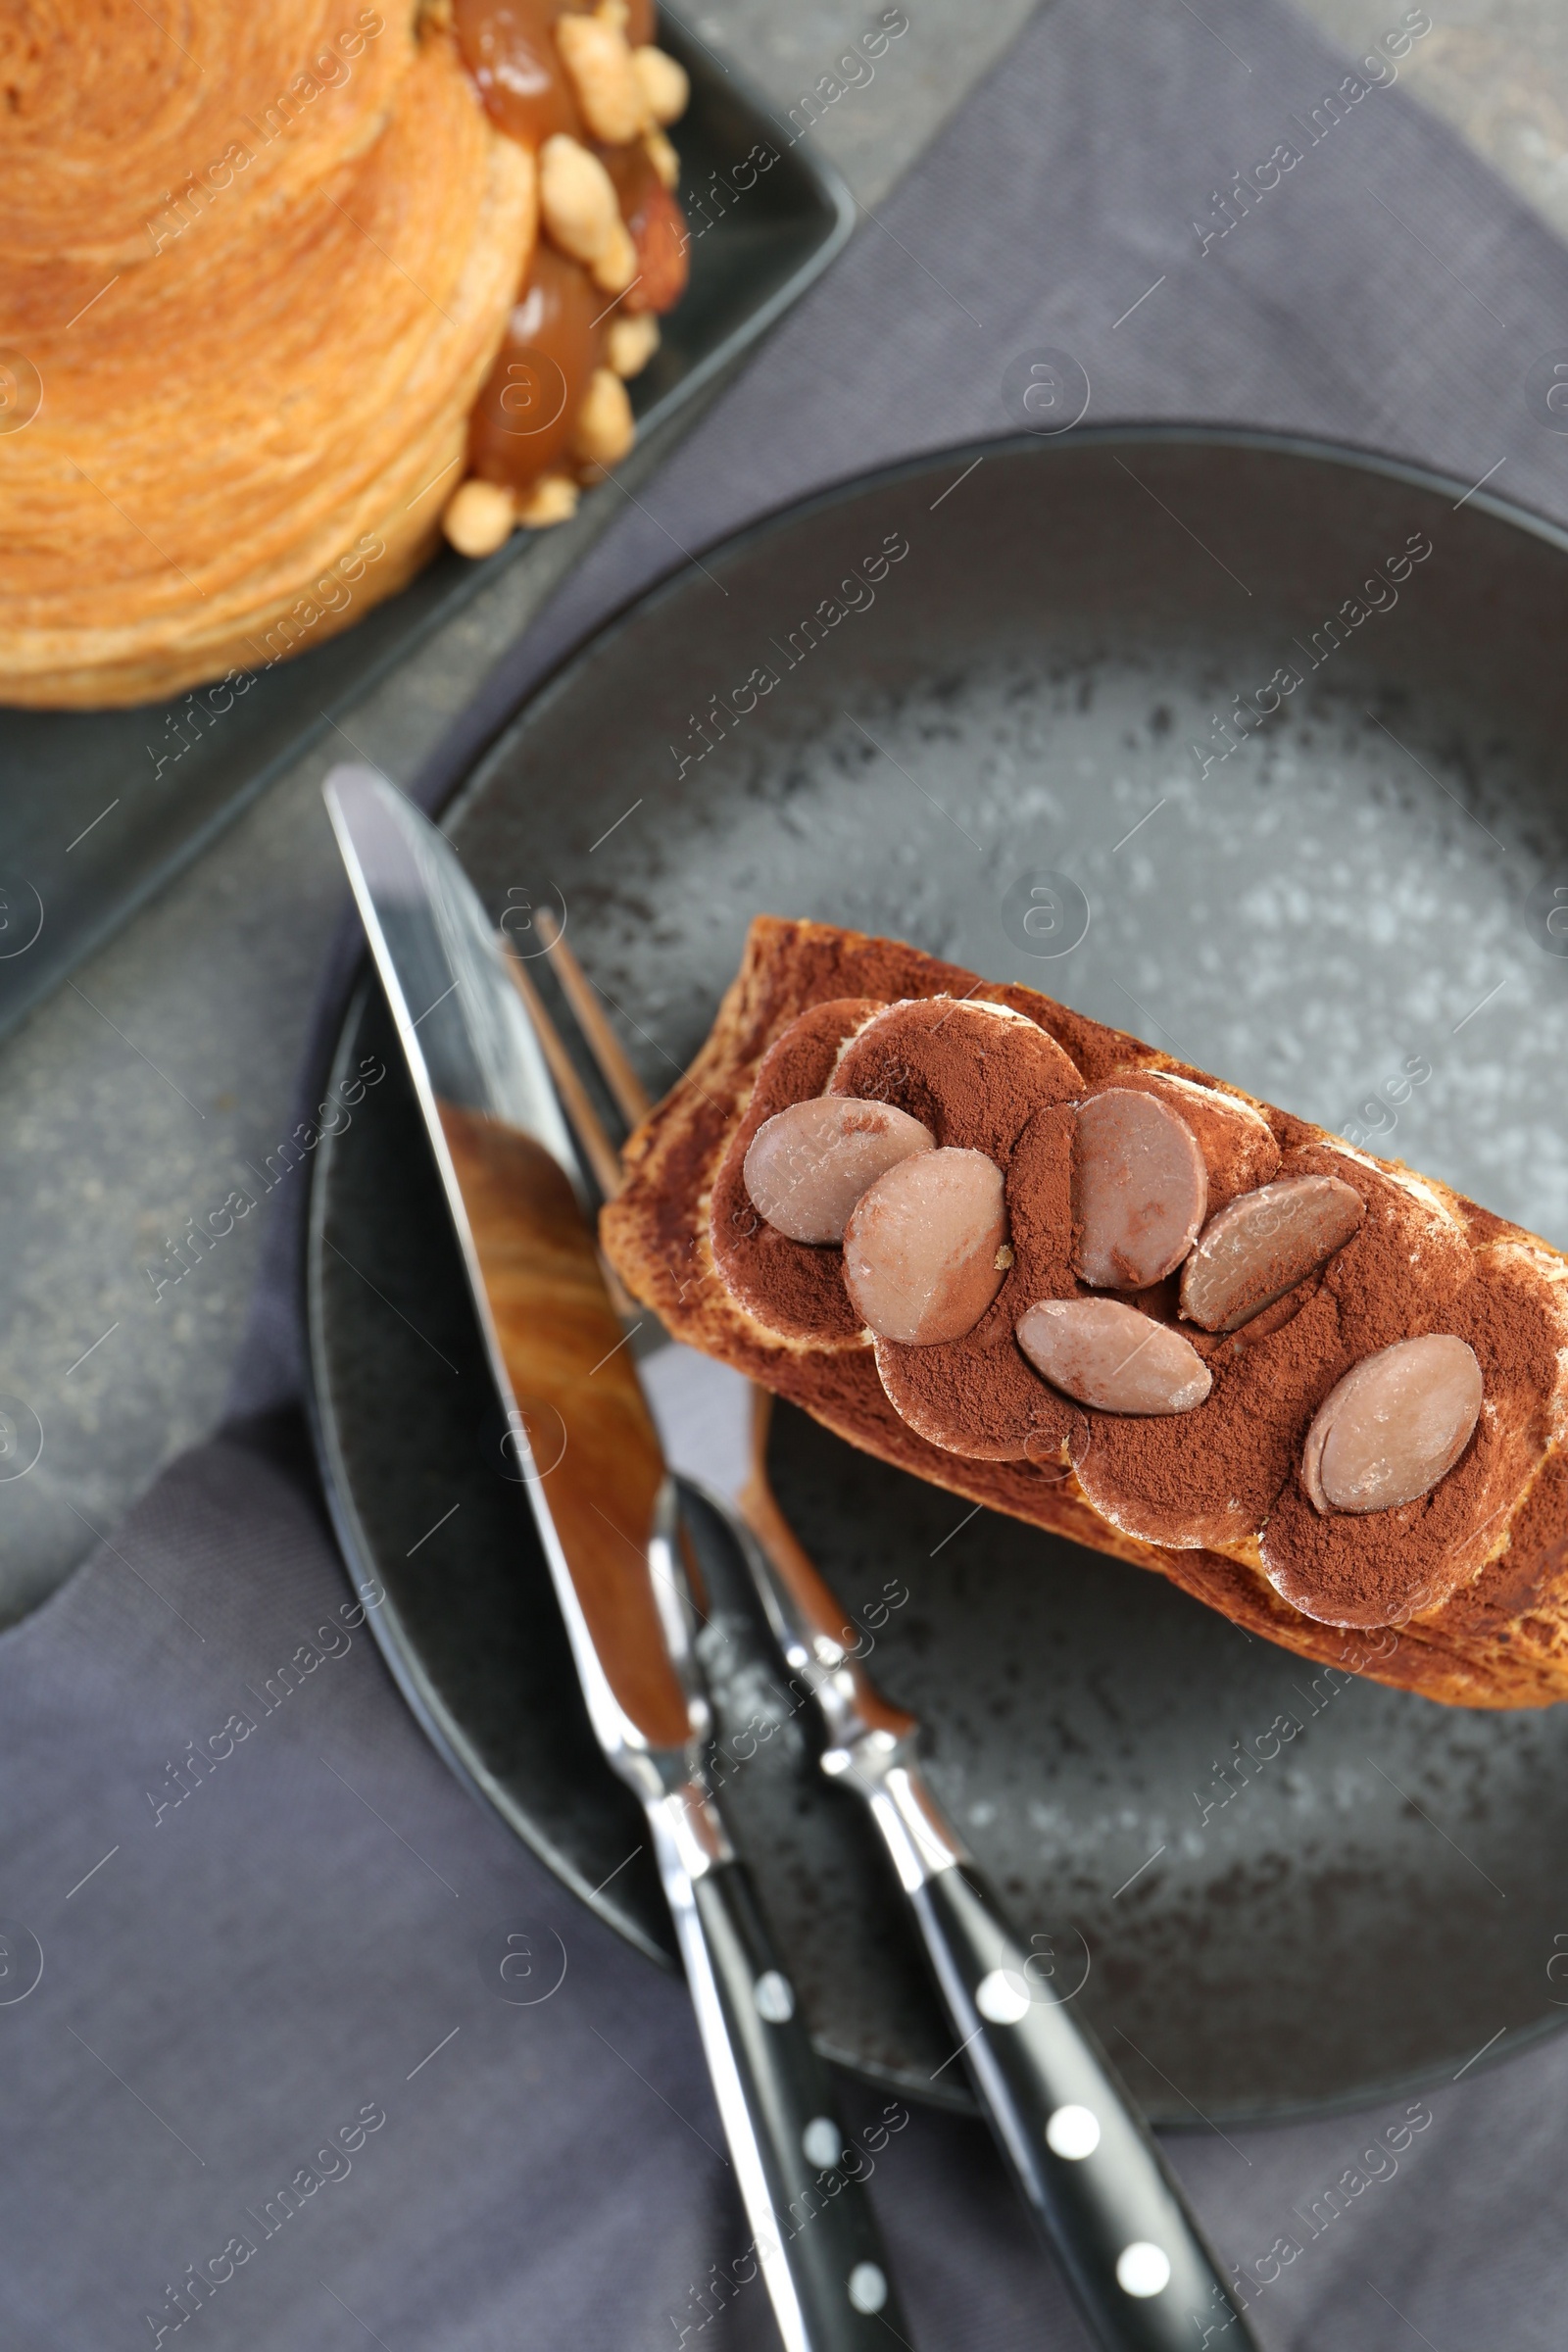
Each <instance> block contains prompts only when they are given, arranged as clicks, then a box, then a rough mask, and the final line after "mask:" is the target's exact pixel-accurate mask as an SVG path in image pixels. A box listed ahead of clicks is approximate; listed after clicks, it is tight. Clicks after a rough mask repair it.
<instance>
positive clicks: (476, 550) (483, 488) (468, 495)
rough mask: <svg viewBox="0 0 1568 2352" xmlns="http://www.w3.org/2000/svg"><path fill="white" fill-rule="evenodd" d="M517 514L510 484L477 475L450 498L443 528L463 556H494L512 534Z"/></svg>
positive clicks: (442, 522)
mask: <svg viewBox="0 0 1568 2352" xmlns="http://www.w3.org/2000/svg"><path fill="white" fill-rule="evenodd" d="M516 518H517V517H516V509H515V506H514V503H513V497H512V492H511V491H510V490H509V489H508V488H507V487H506V485H505V484H504V483H502V482H481V481H480V480H479V479H478V478H477V476H474V477H471V478H470V479H469V480H467V481H466V482H465V483H464V484H463V486H462V488H461V489H459V490H456V491H454V493H453V495H452V497H451V498H450V499H449V500H448V502H447V509H446V513H445V514H444V515H442V517H441V528H442V529H443V531H445V533H446V535H447V537H448V539H449V540H450V541H451V543H452V545H453V546H454V547H455V548H456V549H457V551H458V553H459V555H460V556H493V555H494V554H495V552H496V549H497V548H498V547H503V546H505V544H506V542H507V541H508V540H509V539H510V538H511V536H512V529H513V525H514V523H515V521H516Z"/></svg>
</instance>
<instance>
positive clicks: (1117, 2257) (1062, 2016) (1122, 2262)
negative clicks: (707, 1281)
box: [736, 1397, 1256, 2352]
mask: <svg viewBox="0 0 1568 2352" xmlns="http://www.w3.org/2000/svg"><path fill="white" fill-rule="evenodd" d="M768 1401H769V1400H768V1399H766V1398H764V1397H760V1398H759V1399H758V1405H759V1408H760V1411H762V1412H765V1410H766V1407H767V1403H768ZM763 1428H765V1423H761V1422H760V1423H759V1429H760V1430H761V1429H763ZM754 1463H755V1464H756V1465H757V1467H756V1468H754V1473H753V1478H752V1482H751V1485H750V1487H749V1488H748V1490H747V1492H746V1494H745V1495H743V1497H742V1507H743V1509H744V1511H745V1512H746V1514H747V1518H748V1519H749V1520H750V1522H751V1525H750V1526H746V1525H737V1527H736V1537H737V1541H738V1543H739V1544H740V1546H741V1549H742V1552H743V1555H744V1558H745V1562H746V1566H747V1568H748V1570H749V1572H750V1576H751V1582H752V1586H753V1589H754V1591H755V1593H756V1595H757V1598H758V1599H759V1601H760V1604H761V1608H762V1613H763V1615H764V1617H765V1619H766V1621H767V1624H768V1628H769V1630H770V1632H771V1634H772V1637H773V1641H774V1643H775V1645H776V1647H777V1648H778V1650H779V1652H780V1654H781V1656H782V1657H783V1660H784V1663H785V1665H786V1667H787V1668H788V1670H789V1673H790V1675H791V1677H792V1688H794V1690H795V1691H796V1692H797V1695H798V1697H800V1698H801V1699H803V1700H804V1699H807V1698H810V1699H814V1701H815V1703H816V1710H817V1713H818V1715H819V1717H820V1720H821V1723H822V1726H823V1729H824V1731H825V1733H826V1744H825V1746H824V1747H823V1749H822V1751H821V1754H820V1756H819V1759H818V1761H819V1763H820V1765H821V1769H822V1771H823V1772H824V1773H826V1774H827V1775H828V1777H829V1778H830V1779H832V1780H835V1781H838V1782H839V1783H841V1784H842V1785H843V1786H844V1787H846V1788H848V1789H853V1790H854V1792H855V1794H856V1795H857V1796H858V1797H859V1798H860V1800H861V1801H862V1803H863V1804H864V1806H865V1807H866V1810H867V1811H868V1812H869V1813H870V1815H871V1818H872V1820H873V1821H874V1822H875V1824H876V1827H877V1829H878V1830H879V1831H880V1833H881V1836H882V1840H883V1843H884V1845H885V1846H886V1848H887V1851H888V1854H889V1857H890V1859H891V1861H892V1864H893V1869H894V1873H895V1875H896V1876H897V1879H898V1882H899V1886H900V1887H901V1888H902V1889H903V1892H904V1897H905V1900H906V1902H907V1905H908V1907H909V1910H910V1912H911V1913H912V1915H913V1919H914V1924H915V1927H916V1929H917V1930H918V1933H919V1936H920V1940H921V1942H922V1944H923V1946H924V1949H925V1954H926V1959H927V1961H928V1963H929V1965H930V1970H931V1974H932V1976H933V1977H934V1978H935V1980H936V1986H937V1990H938V1992H939V1994H940V1996H941V1999H942V2002H943V2005H944V2007H945V2008H946V2010H947V2013H948V2018H949V2021H950V2023H951V2024H952V2026H953V2030H954V2034H955V2036H956V2040H957V2042H958V2044H959V2046H960V2047H961V2049H962V2052H963V2056H964V2060H965V2063H966V2065H967V2067H968V2070H969V2078H970V2081H971V2082H972V2083H973V2085H974V2090H975V2094H976V2096H977V2098H978V2099H979V2102H980V2105H981V2107H982V2109H983V2111H984V2113H985V2116H986V2120H987V2122H988V2123H989V2124H990V2126H991V2129H992V2132H993V2134H994V2136H995V2137H996V2140H997V2142H998V2144H999V2146H1000V2148H1001V2150H1002V2154H1003V2156H1004V2158H1005V2161H1006V2163H1007V2164H1008V2165H1009V2167H1010V2169H1011V2171H1012V2174H1013V2177H1014V2179H1015V2180H1016V2181H1017V2183H1018V2186H1019V2188H1020V2189H1021V2191H1022V2192H1023V2196H1024V2200H1025V2203H1026V2204H1027V2206H1028V2208H1029V2211H1030V2213H1031V2216H1032V2217H1033V2219H1034V2221H1035V2224H1036V2226H1037V2228H1038V2229H1039V2230H1040V2231H1041V2233H1042V2235H1043V2236H1044V2238H1045V2239H1046V2241H1047V2243H1048V2244H1049V2246H1050V2247H1051V2249H1052V2251H1053V2252H1054V2255H1055V2257H1056V2259H1057V2261H1058V2262H1059V2263H1060V2265H1061V2268H1062V2270H1063V2271H1064V2272H1065V2273H1066V2276H1067V2280H1068V2283H1069V2285H1070V2286H1071V2288H1072V2290H1073V2293H1074V2295H1075V2296H1076V2298H1077V2301H1078V2305H1079V2308H1080V2309H1081V2311H1082V2312H1083V2315H1084V2317H1085V2319H1086V2320H1087V2322H1088V2324H1089V2327H1090V2329H1091V2331H1092V2332H1093V2334H1094V2336H1095V2338H1096V2340H1097V2341H1098V2342H1099V2343H1101V2344H1103V2345H1106V2346H1108V2347H1110V2348H1111V2352H1198V2348H1199V2347H1200V2346H1201V2345H1204V2344H1211V2345H1216V2346H1219V2347H1222V2348H1223V2352H1249V2347H1252V2348H1253V2352H1255V2344H1256V2338H1255V2337H1254V2336H1253V2334H1252V2332H1251V2330H1250V2328H1249V2327H1248V2325H1247V2322H1246V2320H1245V2319H1244V2318H1243V2317H1242V2307H1241V2306H1240V2305H1239V2304H1238V2302H1237V2300H1236V2298H1235V2296H1234V2295H1233V2293H1232V2291H1231V2289H1230V2287H1229V2285H1228V2284H1227V2282H1226V2278H1225V2274H1224V2272H1223V2270H1222V2269H1221V2267H1220V2265H1219V2263H1218V2262H1217V2261H1216V2259H1215V2257H1214V2255H1213V2254H1212V2252H1211V2251H1210V2249H1209V2247H1208V2246H1207V2244H1206V2243H1205V2241H1204V2239H1203V2235H1202V2232H1201V2229H1199V2226H1198V2223H1197V2221H1196V2219H1195V2218H1194V2216H1193V2214H1192V2212H1191V2210H1190V2209H1189V2207H1188V2205H1187V2201H1186V2199H1185V2197H1184V2196H1183V2194H1182V2191H1181V2188H1180V2187H1179V2185H1178V2183H1177V2181H1176V2179H1175V2177H1174V2175H1173V2174H1172V2173H1171V2171H1170V2168H1169V2167H1168V2165H1167V2164H1166V2162H1165V2159H1164V2157H1163V2155H1162V2154H1161V2152H1160V2149H1159V2147H1158V2144H1157V2142H1156V2141H1155V2139H1154V2137H1153V2134H1152V2132H1151V2131H1150V2130H1149V2127H1148V2125H1147V2124H1146V2123H1145V2122H1144V2119H1143V2117H1142V2116H1141V2115H1140V2114H1139V2112H1138V2110H1137V2108H1136V2107H1135V2105H1134V2104H1133V2101H1132V2099H1131V2097H1130V2095H1129V2094H1128V2092H1127V2091H1126V2089H1125V2088H1124V2087H1123V2085H1122V2083H1121V2082H1120V2081H1119V2080H1118V2078H1117V2076H1116V2074H1115V2072H1114V2070H1113V2068H1112V2067H1111V2064H1110V2061H1109V2060H1108V2058H1106V2056H1105V2054H1104V2052H1103V2050H1102V2049H1101V2047H1100V2045H1099V2043H1098V2042H1097V2041H1096V2039H1095V2037H1094V2035H1093V2034H1092V2033H1091V2032H1090V2029H1089V2027H1088V2026H1087V2025H1086V2024H1083V2023H1081V2022H1080V2021H1079V2020H1077V2019H1075V2018H1074V2017H1073V2015H1072V2014H1071V2012H1070V2011H1069V2010H1068V2008H1067V2006H1066V2004H1065V2003H1064V2002H1063V2001H1062V2000H1061V1998H1060V1997H1059V1995H1058V1994H1057V1993H1056V1992H1055V1991H1054V1989H1053V1987H1052V1985H1051V1984H1050V1982H1049V1980H1048V1981H1046V1982H1041V1981H1040V1979H1039V1977H1038V1975H1037V1972H1036V1970H1035V1969H1034V1968H1033V1967H1031V1965H1030V1963H1031V1960H1032V1959H1033V1957H1034V1955H1033V1953H1032V1952H1031V1950H1030V1948H1029V1947H1028V1946H1027V1945H1026V1944H1024V1943H1023V1942H1021V1941H1020V1939H1019V1937H1018V1936H1017V1935H1016V1934H1015V1933H1014V1932H1013V1930H1012V1929H1011V1928H1010V1927H1009V1926H1008V1925H1007V1922H1006V1918H1005V1914H1004V1912H1003V1910H1002V1907H1001V1905H1000V1904H999V1902H998V1901H997V1898H996V1895H995V1894H994V1892H993V1891H992V1889H991V1887H989V1886H988V1885H987V1883H986V1881H985V1879H984V1877H983V1876H982V1875H981V1873H980V1871H979V1869H978V1867H977V1866H976V1864H975V1861H974V1858H973V1856H972V1855H971V1854H970V1853H969V1852H968V1850H967V1849H966V1847H965V1845H964V1843H963V1840H962V1838H960V1837H959V1836H958V1833H957V1831H956V1829H955V1828H954V1826H953V1824H952V1823H951V1822H950V1821H949V1820H948V1818H947V1816H946V1814H945V1813H944V1812H943V1810H942V1808H941V1806H940V1804H939V1803H938V1802H937V1799H936V1797H935V1796H934V1795H933V1793H932V1791H931V1788H930V1785H929V1783H928V1782H927V1780H926V1778H925V1775H924V1774H923V1773H922V1771H921V1769H920V1763H919V1738H920V1726H919V1723H918V1720H917V1719H916V1718H915V1717H914V1716H913V1715H910V1714H908V1713H907V1712H906V1711H905V1710H904V1709H903V1708H901V1707H896V1706H893V1705H892V1704H890V1702H889V1701H888V1700H887V1699H886V1698H884V1697H883V1695H882V1693H881V1692H880V1691H878V1689H877V1688H876V1685H875V1684H874V1683H873V1682H872V1680H871V1678H870V1676H869V1675H868V1674H867V1673H866V1672H865V1669H864V1668H863V1666H861V1665H860V1664H859V1663H858V1660H857V1657H856V1655H855V1652H856V1650H857V1649H858V1646H859V1642H860V1639H861V1637H860V1635H859V1632H858V1629H857V1628H855V1627H853V1626H852V1625H851V1624H850V1623H849V1621H848V1619H847V1618H846V1616H845V1613H844V1611H843V1610H842V1609H841V1608H840V1606H839V1604H838V1602H837V1601H836V1600H835V1599H834V1597H833V1593H832V1592H831V1590H830V1589H829V1587H828V1585H827V1584H826V1582H825V1581H824V1579H823V1577H822V1575H821V1573H820V1571H819V1570H818V1569H817V1567H816V1564H815V1562H814V1561H813V1560H812V1559H811V1558H810V1556H809V1553H808V1552H807V1551H806V1550H805V1548H804V1546H803V1545H802V1544H800V1542H799V1541H798V1539H797V1538H796V1536H795V1534H794V1532H793V1530H792V1529H791V1528H790V1526H789V1523H788V1521H787V1520H786V1519H785V1518H784V1516H783V1514H782V1512H781V1511H780V1510H779V1507H778V1504H777V1503H776V1501H775V1500H774V1498H773V1496H772V1494H771V1492H770V1490H769V1489H768V1487H767V1485H766V1480H765V1474H764V1473H763V1472H762V1471H761V1468H760V1463H761V1446H760V1443H757V1444H756V1445H755V1446H754ZM754 1531H755V1532H754ZM759 1538H761V1539H763V1540H762V1541H759ZM955 2054H956V2053H955ZM1233 2330H1234V2332H1232V2331H1233Z"/></svg>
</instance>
